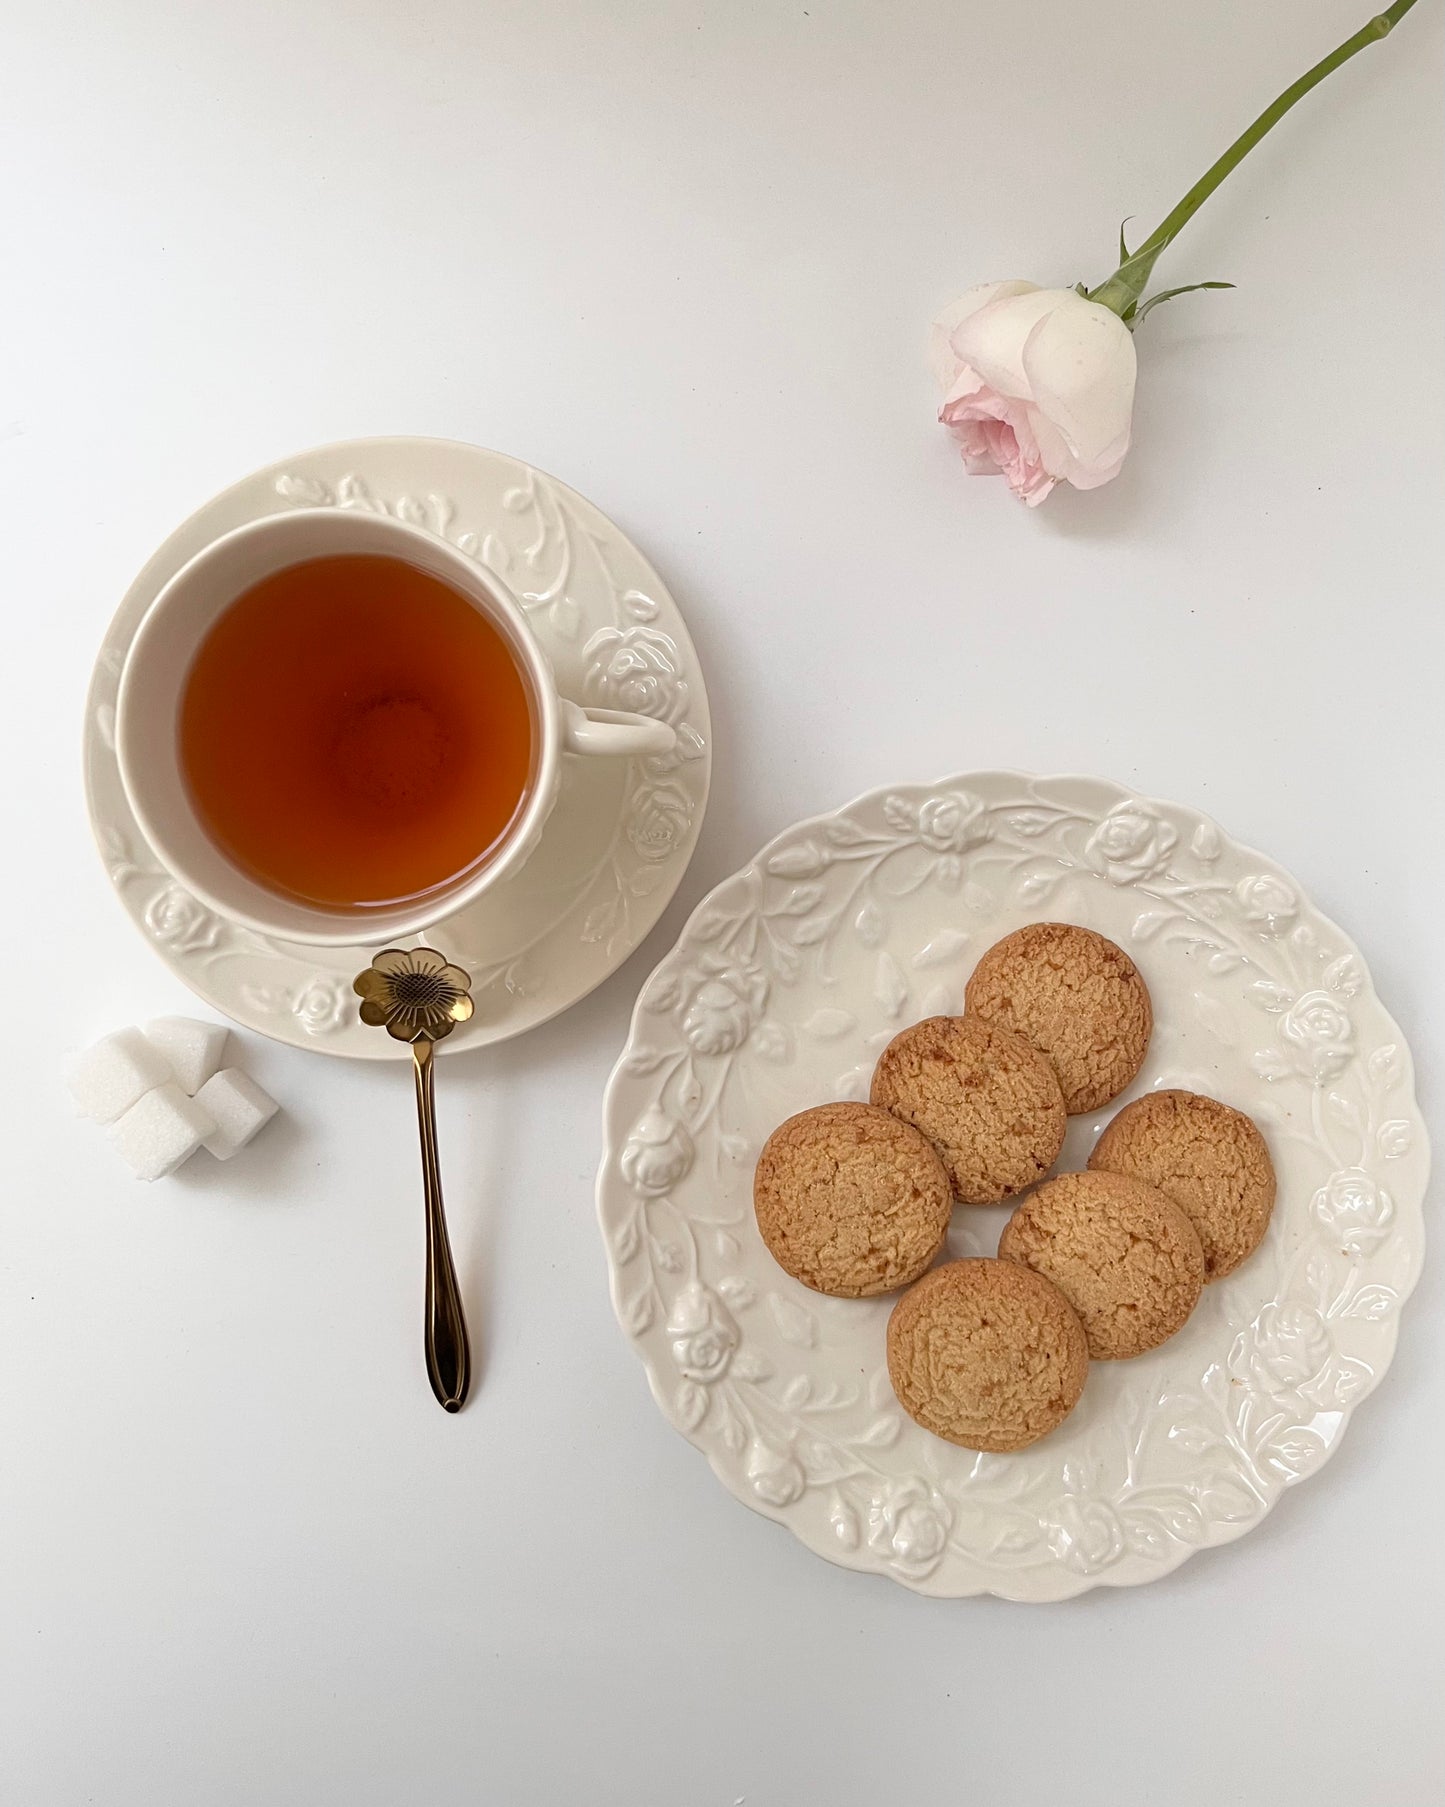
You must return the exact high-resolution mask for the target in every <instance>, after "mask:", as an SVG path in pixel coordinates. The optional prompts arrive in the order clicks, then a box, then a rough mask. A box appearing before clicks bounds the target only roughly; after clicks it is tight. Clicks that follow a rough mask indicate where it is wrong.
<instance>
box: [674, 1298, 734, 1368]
mask: <svg viewBox="0 0 1445 1807" xmlns="http://www.w3.org/2000/svg"><path fill="white" fill-rule="evenodd" d="M667 1334H668V1336H669V1337H671V1339H672V1359H673V1360H674V1361H675V1362H676V1363H677V1367H678V1372H679V1373H680V1374H682V1375H683V1376H684V1377H685V1378H686V1379H688V1380H695V1381H699V1382H701V1383H703V1384H707V1383H708V1382H711V1381H714V1380H721V1379H722V1377H723V1375H724V1374H726V1373H727V1370H728V1363H729V1362H730V1361H731V1360H732V1358H733V1351H734V1350H735V1349H736V1348H737V1346H738V1327H737V1325H736V1324H735V1323H734V1322H733V1318H732V1314H731V1312H729V1310H728V1308H727V1307H726V1306H725V1305H724V1304H723V1302H722V1300H721V1299H720V1298H718V1296H717V1294H716V1293H714V1292H710V1291H709V1290H708V1288H707V1287H705V1286H704V1285H703V1284H702V1282H701V1281H700V1280H689V1281H688V1283H687V1285H686V1286H684V1287H683V1289H682V1290H681V1292H679V1293H678V1295H677V1297H676V1299H674V1300H673V1305H672V1310H671V1312H670V1313H669V1314H668V1319H667Z"/></svg>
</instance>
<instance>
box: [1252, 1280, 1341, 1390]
mask: <svg viewBox="0 0 1445 1807" xmlns="http://www.w3.org/2000/svg"><path fill="white" fill-rule="evenodd" d="M1252 1344H1253V1346H1252V1351H1251V1357H1252V1364H1253V1366H1254V1367H1255V1369H1256V1371H1257V1372H1258V1374H1259V1375H1260V1376H1261V1378H1262V1379H1264V1380H1265V1381H1266V1382H1267V1383H1272V1384H1273V1385H1274V1386H1276V1387H1284V1388H1287V1389H1288V1390H1289V1391H1291V1392H1295V1391H1297V1390H1298V1389H1299V1388H1300V1387H1302V1386H1304V1385H1305V1384H1306V1382H1308V1381H1311V1380H1313V1379H1314V1377H1315V1375H1316V1374H1318V1373H1319V1371H1320V1369H1321V1368H1323V1367H1324V1365H1325V1363H1326V1362H1327V1361H1328V1360H1329V1359H1330V1337H1329V1332H1328V1331H1327V1330H1326V1329H1325V1322H1324V1319H1323V1318H1322V1317H1321V1316H1320V1314H1319V1313H1318V1312H1317V1311H1316V1310H1315V1309H1314V1307H1313V1306H1312V1305H1300V1304H1297V1303H1289V1302H1287V1301H1285V1302H1282V1301H1280V1300H1277V1299H1276V1300H1271V1301H1270V1303H1269V1304H1268V1305H1266V1306H1265V1307H1264V1309H1263V1310H1262V1311H1261V1312H1260V1314H1259V1316H1258V1317H1257V1318H1256V1319H1255V1320H1254V1330H1253V1336H1252Z"/></svg>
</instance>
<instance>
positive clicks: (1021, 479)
mask: <svg viewBox="0 0 1445 1807" xmlns="http://www.w3.org/2000/svg"><path fill="white" fill-rule="evenodd" d="M932 361H933V367H934V374H935V375H936V376H937V378H938V381H939V383H940V385H941V387H942V389H943V391H944V395H943V403H942V406H941V407H940V408H939V411H938V418H939V419H940V420H941V421H942V422H943V424H944V425H945V426H946V427H949V428H951V429H952V431H953V432H954V434H955V435H956V436H957V438H958V441H959V445H960V447H961V449H962V452H963V462H964V463H965V464H966V465H967V467H968V469H969V472H970V474H971V475H973V476H997V475H998V474H1000V473H1002V475H1003V476H1004V477H1005V478H1006V479H1007V482H1008V486H1009V488H1010V489H1011V490H1012V491H1013V492H1014V494H1015V495H1016V496H1020V497H1022V499H1023V500H1024V501H1025V502H1027V503H1028V504H1029V505H1030V506H1031V507H1033V506H1035V505H1037V504H1038V503H1040V502H1042V501H1043V499H1044V497H1045V496H1046V495H1048V493H1049V491H1050V490H1051V489H1052V488H1053V487H1054V485H1055V484H1056V483H1071V484H1073V486H1074V488H1075V489H1097V488H1098V487H1099V485H1100V484H1101V483H1107V482H1108V481H1109V479H1110V478H1111V477H1116V476H1118V474H1119V467H1120V465H1122V464H1123V462H1124V454H1125V453H1126V452H1127V451H1128V450H1129V422H1130V417H1131V415H1132V413H1133V409H1134V376H1135V369H1136V360H1135V356H1134V339H1133V335H1132V334H1131V333H1130V331H1129V329H1128V327H1127V326H1125V324H1124V322H1123V321H1122V320H1121V319H1120V318H1119V316H1118V315H1117V314H1116V313H1113V312H1112V311H1111V310H1110V309H1109V308H1106V307H1101V306H1100V305H1099V304H1098V303H1097V302H1095V301H1085V300H1084V298H1083V296H1082V295H1080V294H1078V293H1076V291H1075V290H1073V289H1041V288H1038V287H1036V286H1035V284H1033V283H1031V282H985V283H981V284H980V285H979V286H978V287H977V288H974V289H970V290H969V291H968V293H967V294H966V295H963V296H961V297H960V299H959V300H957V301H955V302H954V304H953V306H952V307H948V308H945V309H944V311H943V312H942V313H941V314H940V315H939V316H938V318H937V319H936V320H935V321H934V323H933V343H932Z"/></svg>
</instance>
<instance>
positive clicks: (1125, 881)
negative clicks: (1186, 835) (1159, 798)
mask: <svg viewBox="0 0 1445 1807" xmlns="http://www.w3.org/2000/svg"><path fill="white" fill-rule="evenodd" d="M1178 839H1179V836H1178V835H1177V834H1176V833H1175V831H1174V829H1173V828H1171V827H1170V825H1169V823H1167V822H1166V821H1165V820H1164V818H1163V817H1162V816H1161V815H1160V814H1159V812H1158V811H1157V810H1156V809H1153V808H1151V806H1150V805H1149V804H1147V803H1141V802H1139V801H1137V800H1136V801H1132V802H1125V803H1116V804H1115V805H1114V807H1113V808H1112V809H1111V810H1110V811H1109V813H1108V815H1107V816H1105V817H1104V819H1103V821H1102V822H1100V823H1099V825H1098V827H1097V828H1095V830H1094V832H1093V833H1092V834H1091V835H1090V836H1089V839H1088V841H1087V843H1086V844H1085V847H1084V857H1085V858H1086V859H1087V860H1088V862H1089V864H1090V865H1091V866H1092V867H1093V868H1094V870H1095V871H1096V872H1102V873H1103V874H1104V876H1105V878H1107V879H1109V880H1110V881H1111V882H1112V883H1114V884H1116V885H1137V884H1138V883H1139V881H1140V880H1141V879H1145V878H1153V877H1154V875H1155V874H1156V873H1157V872H1159V871H1161V870H1162V869H1163V868H1164V866H1166V865H1167V864H1168V861H1169V855H1170V854H1171V853H1172V852H1173V851H1174V843H1175V842H1176V841H1177V840H1178Z"/></svg>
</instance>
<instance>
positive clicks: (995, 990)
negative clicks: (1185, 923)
mask: <svg viewBox="0 0 1445 1807" xmlns="http://www.w3.org/2000/svg"><path fill="white" fill-rule="evenodd" d="M964 1009H965V1010H966V1011H967V1012H968V1014H969V1015H970V1016H977V1017H981V1018H982V1019H983V1021H984V1022H987V1023H1000V1024H1002V1025H1003V1027H1004V1028H1006V1029H1012V1030H1014V1032H1015V1033H1016V1034H1018V1035H1021V1036H1023V1038H1024V1040H1025V1041H1029V1042H1032V1043H1033V1045H1034V1046H1035V1047H1036V1048H1037V1049H1039V1050H1040V1052H1041V1053H1043V1054H1046V1055H1047V1056H1048V1058H1049V1060H1050V1061H1051V1062H1052V1063H1053V1068H1054V1071H1055V1072H1056V1073H1057V1074H1058V1076H1059V1084H1060V1086H1061V1087H1062V1088H1063V1093H1064V1105H1065V1108H1066V1109H1067V1110H1068V1112H1069V1115H1070V1116H1076V1115H1077V1114H1078V1113H1079V1112H1080V1111H1093V1110H1097V1109H1098V1108H1099V1106H1100V1105H1101V1104H1107V1103H1108V1102H1109V1100H1110V1099H1111V1098H1115V1097H1117V1096H1118V1095H1119V1093H1120V1092H1122V1091H1123V1089H1124V1087H1125V1086H1126V1085H1128V1083H1129V1081H1130V1080H1131V1079H1133V1077H1134V1075H1135V1074H1136V1073H1137V1072H1138V1071H1139V1069H1140V1067H1141V1066H1142V1065H1143V1064H1144V1054H1145V1050H1146V1049H1147V1048H1148V1046H1149V1036H1150V1033H1151V1032H1152V1030H1153V1027H1154V1011H1153V1007H1152V1006H1151V1004H1150V1002H1149V988H1148V987H1147V986H1146V985H1145V983H1144V981H1143V979H1142V978H1141V977H1140V976H1139V969H1138V967H1137V966H1135V964H1134V962H1133V961H1132V960H1131V959H1130V958H1129V956H1128V955H1127V954H1126V953H1125V952H1124V950H1123V948H1121V947H1116V946H1115V945H1114V943H1113V942H1112V941H1108V940H1106V939H1105V938H1104V936H1102V935H1096V934H1095V933H1094V931H1093V930H1092V929H1080V928H1075V927H1074V926H1073V925H1072V924H1070V923H1067V922H1036V923H1032V924H1030V926H1029V927H1028V928H1024V929H1018V930H1016V931H1015V933H1014V934H1012V935H1006V936H1005V937H1004V938H1003V940H1002V941H999V942H996V943H995V944H994V946H993V947H991V948H990V949H989V950H988V952H987V953H986V954H985V955H984V956H983V958H982V959H981V960H980V961H979V963H978V965H977V966H976V967H975V968H974V969H973V976H972V977H971V978H970V979H969V981H968V985H967V988H966V989H965V991H964Z"/></svg>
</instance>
